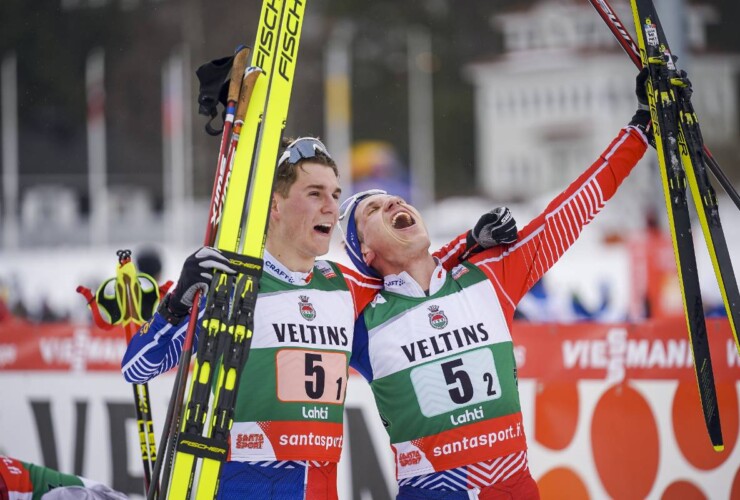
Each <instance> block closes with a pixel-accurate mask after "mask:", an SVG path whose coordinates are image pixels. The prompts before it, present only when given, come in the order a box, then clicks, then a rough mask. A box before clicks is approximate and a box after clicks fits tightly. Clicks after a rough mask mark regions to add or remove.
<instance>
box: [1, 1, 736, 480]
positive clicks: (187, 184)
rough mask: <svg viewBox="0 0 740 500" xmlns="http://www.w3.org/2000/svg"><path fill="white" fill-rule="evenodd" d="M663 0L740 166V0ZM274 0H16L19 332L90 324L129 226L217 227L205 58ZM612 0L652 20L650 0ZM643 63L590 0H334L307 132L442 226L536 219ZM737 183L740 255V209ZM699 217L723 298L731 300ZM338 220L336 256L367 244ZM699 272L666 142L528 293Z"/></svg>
mask: <svg viewBox="0 0 740 500" xmlns="http://www.w3.org/2000/svg"><path fill="white" fill-rule="evenodd" d="M655 4H656V6H657V8H658V11H659V13H660V15H661V19H662V21H663V24H664V27H665V29H666V31H667V35H668V38H669V40H670V41H671V46H672V49H673V52H674V53H675V54H677V55H678V56H679V62H678V65H679V66H680V67H681V68H684V69H686V70H688V72H689V76H690V78H691V80H692V82H693V84H694V88H695V92H694V97H693V102H694V106H695V108H696V110H697V113H698V115H699V118H700V120H701V124H702V131H703V133H704V139H705V142H706V143H707V145H708V146H709V147H710V148H711V150H712V152H713V154H714V156H715V157H716V159H717V160H718V162H719V164H720V165H721V166H722V168H723V170H724V172H725V173H726V174H727V176H728V177H729V178H730V180H731V181H732V182H733V184H734V185H735V187H736V189H737V188H738V187H739V186H740V125H739V116H740V36H738V28H737V19H740V3H738V2H736V1H734V0H697V1H693V0H691V1H688V0H655ZM260 5H261V2H259V1H257V0H242V1H240V2H232V1H223V0H208V1H204V0H179V1H172V0H40V1H37V2H28V1H24V0H2V2H0V64H1V70H2V71H1V86H0V89H1V91H2V100H1V101H0V113H1V116H2V121H1V122H0V130H1V133H2V136H1V140H0V150H1V151H2V156H1V160H2V162H1V166H2V178H1V185H2V191H0V196H1V197H2V198H1V199H2V202H1V203H0V215H1V217H0V221H1V222H0V224H1V226H0V228H1V229H0V344H1V343H2V341H3V335H4V334H8V333H9V332H10V329H11V328H12V327H11V326H9V325H10V324H11V323H9V322H8V321H9V318H15V319H22V320H23V321H24V322H27V324H43V323H58V322H66V323H68V324H72V325H86V324H89V322H90V314H89V310H88V309H87V307H86V303H85V301H84V300H83V299H82V298H81V297H80V296H78V295H77V294H75V287H76V286H77V285H80V284H83V285H86V286H88V287H91V288H93V289H95V288H96V287H97V286H98V285H99V284H100V283H101V282H102V281H103V280H104V279H105V278H107V277H110V276H112V275H113V274H114V273H115V265H116V257H115V251H116V250H117V249H119V248H130V249H132V250H133V253H134V258H135V259H137V258H138V259H139V260H138V261H137V263H138V264H139V267H140V268H141V270H143V271H147V272H149V273H151V274H153V275H155V277H157V278H158V279H159V280H160V281H164V280H166V279H172V280H176V279H177V276H178V273H179V268H180V265H181V263H182V261H183V260H184V258H185V256H186V255H188V254H189V253H190V252H192V251H193V250H194V249H195V248H197V247H198V246H200V245H201V244H202V240H203V234H204V229H205V223H206V215H207V210H208V203H209V198H210V194H211V189H212V185H213V178H214V171H215V163H216V156H217V152H218V151H217V150H218V144H219V138H217V137H210V136H208V135H207V134H206V133H205V132H204V130H203V126H204V124H205V118H204V117H202V116H199V115H198V114H197V103H196V97H197V92H198V82H197V79H196V77H195V69H196V68H197V67H198V66H199V65H200V64H202V63H204V62H207V61H209V60H211V59H215V58H217V57H221V56H225V55H228V54H230V53H232V52H233V50H234V48H235V46H236V45H238V44H240V43H246V44H251V43H252V42H253V40H254V32H255V30H256V27H257V16H258V13H259V9H260ZM612 6H613V7H614V9H615V11H616V12H617V14H618V15H619V17H620V18H621V20H622V21H623V22H624V24H625V26H626V27H627V28H628V29H629V30H630V31H631V32H632V33H633V34H634V29H633V23H632V15H631V11H630V8H629V3H628V2H624V1H622V0H614V1H613V2H612ZM636 73H637V72H636V70H635V68H634V66H633V65H632V63H631V61H630V60H629V59H628V58H627V56H626V55H625V54H624V53H623V51H622V49H621V48H620V46H619V45H618V43H617V42H616V40H615V39H614V38H613V35H612V34H611V33H610V32H609V30H608V29H607V28H606V26H605V25H604V23H603V21H602V20H601V19H600V18H599V17H598V15H597V14H596V12H595V11H594V9H593V8H592V7H591V5H589V3H588V2H587V1H586V0H498V1H496V2H491V1H483V0H465V1H464V2H463V1H458V2H454V1H452V0H419V1H401V2H399V1H391V0H373V1H359V0H312V2H310V4H309V6H308V8H307V17H306V20H305V22H304V27H303V36H302V39H301V45H300V56H299V59H298V65H297V70H296V78H295V85H294V88H293V94H292V100H291V106H290V113H289V117H288V122H287V125H286V130H285V134H286V136H294V137H295V136H301V135H316V136H319V137H321V138H322V139H323V140H324V141H325V142H326V144H327V146H328V147H329V150H330V151H331V152H332V155H333V156H334V158H335V159H336V160H337V162H338V164H339V166H340V171H341V182H342V185H343V188H344V192H345V193H351V192H352V191H353V190H359V189H365V188H367V187H383V188H385V189H387V190H389V191H392V192H394V193H399V194H402V195H403V196H405V197H407V198H408V199H409V200H410V201H411V202H412V203H414V204H415V205H417V206H418V207H419V208H421V210H422V213H423V214H424V216H425V219H426V221H427V225H428V226H429V229H430V232H431V234H432V237H433V246H435V247H436V246H438V245H441V244H443V243H444V242H446V241H448V240H449V238H451V237H453V236H455V235H457V234H459V233H460V232H462V231H464V230H466V229H467V228H469V227H471V226H472V225H473V224H474V223H475V222H476V220H477V219H478V216H479V215H480V214H482V213H484V212H486V211H488V210H489V209H491V208H493V207H495V206H500V205H507V206H509V207H511V209H512V211H513V214H514V217H515V218H516V220H517V222H518V226H519V227H520V228H521V227H523V226H524V224H526V223H527V222H528V221H529V220H530V219H531V218H533V217H534V216H536V215H537V214H538V213H539V211H540V210H542V209H543V208H544V207H545V205H546V204H547V202H548V201H549V200H550V199H551V198H552V197H553V196H555V195H556V194H557V193H558V192H560V191H561V190H562V189H564V188H565V187H566V186H567V184H568V183H569V182H570V181H571V180H573V179H575V177H576V176H577V175H578V174H579V173H580V172H581V171H582V170H584V169H585V168H586V167H587V166H588V165H590V164H591V163H592V162H593V161H595V160H596V159H597V158H598V155H599V154H600V152H601V151H602V150H603V149H604V148H606V146H607V145H608V144H609V142H610V141H611V139H612V138H613V137H614V136H615V135H616V134H617V132H618V130H619V129H620V128H621V127H623V126H624V125H626V124H627V123H628V121H629V120H630V118H631V116H632V114H633V113H634V111H635V108H636V100H635V96H634V88H635V83H634V77H635V75H636ZM715 186H717V184H716V183H715ZM718 194H719V198H720V213H721V215H722V220H723V225H724V229H725V233H726V237H727V240H728V245H729V248H730V253H731V256H732V259H733V264H734V267H735V269H739V268H740V258H738V251H737V249H738V248H740V213H738V209H737V207H735V205H734V204H732V202H731V201H730V200H729V199H728V198H727V197H726V196H725V195H724V193H721V192H719V188H718ZM694 228H695V234H694V236H695V246H696V249H697V259H698V265H699V271H700V276H701V279H702V289H703V293H704V302H705V308H706V310H707V313H708V315H709V316H720V317H721V316H723V314H724V311H723V308H722V303H721V298H720V294H719V290H718V289H717V285H716V281H715V278H714V276H713V273H712V268H711V263H710V261H709V258H708V255H707V253H706V250H704V243H703V236H702V235H701V231H699V229H698V228H699V225H698V221H695V223H694ZM335 236H336V235H335ZM335 243H336V244H335V245H334V246H333V249H332V252H331V253H330V255H329V257H331V258H333V259H336V260H339V261H342V262H346V259H345V258H344V256H343V254H342V252H341V249H340V247H339V245H338V242H335ZM675 274H676V271H675V264H674V261H673V254H672V246H671V243H670V239H669V236H668V233H667V221H666V215H665V208H664V201H663V196H662V187H661V184H660V178H659V174H658V171H657V161H656V158H655V155H654V154H653V152H652V150H650V151H649V152H648V153H647V154H646V155H645V158H644V159H643V160H642V162H641V164H640V165H639V166H638V167H637V168H636V169H635V171H634V172H633V173H632V175H631V176H630V177H629V178H628V179H627V181H626V182H625V184H624V186H623V188H621V189H620V191H619V192H618V194H617V195H616V196H615V198H614V199H613V200H612V201H611V202H610V203H609V204H608V205H607V207H606V209H605V210H604V213H603V214H602V215H600V216H599V217H598V218H597V219H596V221H595V222H594V223H593V224H592V227H590V228H589V230H587V231H585V232H584V233H583V236H582V237H581V238H580V241H579V242H578V243H577V244H576V245H575V246H574V247H573V248H572V249H571V250H570V251H569V252H568V253H567V254H566V256H565V257H564V258H563V259H562V260H561V261H560V262H559V263H558V264H556V266H555V267H554V268H553V269H552V270H551V272H549V273H548V274H547V276H546V277H545V278H544V279H543V280H542V281H541V282H540V283H538V285H537V286H536V287H535V289H533V290H532V292H531V293H530V294H528V295H527V297H525V300H523V301H522V303H521V304H520V307H519V310H518V317H519V319H521V320H523V321H530V322H543V321H547V322H557V323H572V322H583V321H596V322H604V323H608V322H624V321H628V322H640V321H643V320H646V319H649V318H677V317H678V318H680V317H681V315H682V309H681V307H682V304H681V298H680V291H679V289H678V286H677V281H676V279H677V278H676V277H675ZM4 319H5V320H6V321H5V322H3V320H4ZM0 347H1V345H0ZM114 357H115V356H114ZM2 359H3V358H2V350H0V366H2ZM728 359H730V360H732V359H733V358H732V357H731V355H730V354H728ZM730 363H731V361H730ZM731 366H740V363H738V364H737V365H732V364H731ZM734 376H737V374H735V375H734ZM735 401H736V400H735ZM735 423H736V422H735ZM0 451H2V442H0ZM103 479H105V478H103ZM597 491H599V490H597ZM592 492H593V490H592Z"/></svg>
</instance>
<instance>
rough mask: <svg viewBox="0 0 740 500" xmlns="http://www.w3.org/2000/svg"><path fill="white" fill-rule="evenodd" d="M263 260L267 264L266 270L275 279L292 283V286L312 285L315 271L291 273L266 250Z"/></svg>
mask: <svg viewBox="0 0 740 500" xmlns="http://www.w3.org/2000/svg"><path fill="white" fill-rule="evenodd" d="M263 260H264V262H265V267H264V270H265V271H266V272H267V273H268V274H269V275H270V276H273V277H274V278H277V279H279V280H280V281H284V282H286V283H290V284H291V285H298V286H305V285H308V284H309V283H311V278H313V269H312V270H311V271H309V272H307V273H304V272H301V271H291V270H290V269H288V268H287V267H285V266H284V265H283V264H282V263H281V262H280V261H279V260H277V259H276V258H275V257H273V256H272V255H271V254H270V252H268V251H267V250H265V253H264V256H263Z"/></svg>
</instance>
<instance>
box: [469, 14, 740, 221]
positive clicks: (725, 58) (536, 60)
mask: <svg viewBox="0 0 740 500" xmlns="http://www.w3.org/2000/svg"><path fill="white" fill-rule="evenodd" d="M613 8H614V10H615V11H616V12H617V14H618V16H619V18H620V19H621V20H622V22H623V23H624V24H625V25H626V26H627V28H628V29H630V30H632V31H633V33H634V27H633V26H632V24H633V23H632V14H631V11H630V7H629V3H628V2H621V1H616V0H615V1H614V2H613ZM686 14H687V19H686V32H685V34H686V44H687V45H688V46H690V48H691V58H690V61H689V63H690V65H691V66H690V69H689V73H690V74H689V76H690V78H691V80H692V82H693V84H694V88H695V90H696V91H695V93H694V97H693V102H694V106H695V108H696V110H697V113H698V115H699V118H700V120H701V123H702V130H703V132H704V138H705V140H706V142H707V143H708V144H709V145H710V147H711V145H712V144H717V145H718V144H720V143H725V144H727V143H728V142H731V141H735V142H737V137H738V117H737V114H736V113H737V109H738V106H737V103H736V96H737V92H736V89H735V87H736V84H737V74H738V68H740V56H738V55H737V54H732V55H728V54H710V53H707V52H706V50H705V49H706V43H705V42H706V37H705V34H706V32H705V30H706V26H707V24H709V23H711V22H713V21H716V13H715V11H714V10H713V9H711V8H709V7H706V6H694V5H691V6H687V7H686ZM492 24H493V26H494V28H495V29H498V30H500V31H501V32H502V34H503V37H504V46H505V52H504V54H502V55H500V56H498V57H496V58H494V59H492V60H489V61H485V62H479V63H476V64H472V65H470V66H468V68H467V74H468V76H469V78H470V80H471V81H472V83H473V85H474V87H475V105H476V113H477V119H476V120H477V127H476V129H477V134H478V137H477V169H478V178H479V181H480V185H481V187H482V189H483V190H484V192H485V193H486V194H487V195H489V196H491V197H493V198H494V199H496V200H506V201H516V200H521V199H526V198H530V197H532V196H542V195H546V194H549V193H551V192H556V191H560V190H562V189H563V188H564V187H565V186H566V185H567V183H568V182H569V181H570V180H572V179H574V178H575V177H576V176H577V174H578V173H579V172H581V171H582V170H583V169H584V168H586V166H588V165H589V164H590V163H591V162H592V161H594V160H595V159H596V155H598V154H599V153H600V152H601V151H602V150H603V149H604V148H605V147H606V145H607V144H608V143H609V141H610V140H611V139H612V138H613V137H614V136H615V135H616V133H617V131H618V130H619V129H620V128H621V127H623V126H624V125H625V124H627V122H628V121H629V119H630V118H631V116H632V114H633V113H634V111H635V109H636V98H635V94H634V89H635V81H634V78H635V75H636V74H637V71H636V69H635V67H634V65H633V63H632V62H631V60H630V59H629V58H628V57H627V56H626V55H625V54H624V52H623V51H622V49H621V47H620V46H619V44H618V42H617V41H616V40H615V39H614V37H613V35H612V33H611V32H610V31H609V30H608V28H607V27H606V25H605V24H604V22H603V21H602V20H601V18H600V17H599V16H598V14H597V13H596V11H595V10H594V9H593V8H592V7H591V6H590V5H589V4H588V3H587V2H585V1H582V0H577V1H576V0H560V1H557V0H551V1H547V0H543V1H540V2H539V3H537V4H535V5H534V6H533V7H532V8H531V9H529V10H526V11H516V12H510V13H506V14H503V15H498V16H495V18H494V19H493V20H492ZM669 36H670V32H669ZM679 66H681V61H679ZM646 158H649V160H648V161H653V162H655V159H654V158H655V155H654V154H648V155H646ZM643 162H645V160H643ZM657 177H658V176H657V172H656V171H655V170H654V169H651V168H649V167H645V166H643V167H638V168H637V169H636V171H635V172H633V174H632V175H631V176H630V179H629V180H628V181H627V185H626V186H625V187H624V188H623V190H622V191H626V192H620V193H619V195H618V197H617V198H619V199H621V200H631V203H620V202H616V204H618V205H621V206H622V207H623V208H626V209H628V210H629V209H630V208H634V209H635V210H637V209H638V208H640V207H636V206H635V205H636V204H635V203H634V200H636V199H637V200H646V201H647V200H648V199H652V200H654V202H656V203H660V204H662V203H663V201H662V196H658V197H656V196H654V194H650V192H651V191H652V192H653V193H655V192H656V191H655V190H656V189H657V190H660V187H659V186H660V184H659V180H658V178H657ZM626 205H629V206H626ZM612 211H614V210H612ZM620 211H621V210H620ZM622 215H626V214H622ZM633 215H638V213H637V212H634V213H633ZM637 219H639V217H637ZM640 222H641V221H640Z"/></svg>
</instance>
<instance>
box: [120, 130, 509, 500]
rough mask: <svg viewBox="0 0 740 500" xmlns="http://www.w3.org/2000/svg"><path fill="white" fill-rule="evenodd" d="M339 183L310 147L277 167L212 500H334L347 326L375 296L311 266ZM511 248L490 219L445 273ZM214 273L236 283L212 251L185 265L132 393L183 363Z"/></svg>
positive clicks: (336, 271)
mask: <svg viewBox="0 0 740 500" xmlns="http://www.w3.org/2000/svg"><path fill="white" fill-rule="evenodd" d="M337 175H338V173H337V167H336V165H335V163H334V161H333V160H332V158H331V157H330V156H329V153H328V152H327V150H326V148H325V147H324V145H323V144H322V143H321V142H320V141H319V140H318V139H314V138H300V139H298V140H296V141H294V142H292V143H291V144H290V145H288V146H287V148H286V149H285V152H284V153H283V154H282V155H281V157H280V159H279V161H278V168H277V174H276V180H275V194H274V197H273V200H272V204H271V208H270V224H269V229H268V233H267V239H266V244H265V254H264V273H263V276H262V278H261V281H260V293H259V296H258V300H257V306H256V309H255V324H254V335H253V340H252V345H251V351H250V355H249V359H248V361H247V363H246V365H245V367H244V370H243V372H242V377H241V381H242V382H241V384H240V386H239V392H238V396H237V403H236V407H235V415H234V425H233V427H232V429H231V436H230V454H229V460H228V461H227V462H226V463H225V465H224V467H223V469H222V473H221V478H220V485H219V492H218V498H223V499H232V498H233V499H237V498H250V499H270V500H282V499H285V500H289V499H301V498H305V499H309V500H310V499H321V500H324V499H335V498H337V490H336V473H337V462H338V461H339V457H340V453H341V449H342V442H343V437H342V413H343V406H344V398H345V390H346V385H347V373H348V363H349V358H350V350H351V348H352V343H353V342H352V334H353V325H354V322H355V320H356V318H357V316H358V314H359V313H360V311H361V310H362V309H363V308H364V307H365V306H366V305H367V303H368V302H369V301H370V300H372V298H373V297H374V296H375V294H376V293H377V292H378V291H379V290H380V288H381V286H382V281H380V280H379V279H377V278H369V277H366V276H363V275H361V274H360V273H357V272H354V271H351V270H349V269H347V268H346V267H343V266H341V265H339V264H336V263H333V262H328V261H323V260H320V261H317V260H316V258H317V257H318V256H320V255H324V254H325V253H327V252H328V250H329V242H330V238H331V234H332V231H333V229H334V227H335V226H336V225H337V221H338V216H339V206H338V200H339V197H340V188H339V183H338V179H337ZM503 215H505V217H503ZM515 239H516V224H515V223H514V221H513V219H511V216H510V214H508V210H506V209H497V210H496V211H493V212H491V213H489V214H485V215H484V216H483V217H482V218H481V220H480V221H479V222H478V224H477V225H476V227H475V229H474V230H473V231H469V232H468V233H466V234H464V235H461V236H460V237H458V238H456V239H455V240H453V241H452V242H451V243H450V244H449V245H447V246H446V247H444V248H443V249H441V250H440V251H439V252H437V254H436V255H438V257H439V261H440V263H441V264H442V265H444V266H446V267H447V268H450V267H451V266H453V265H456V264H457V263H458V262H459V261H460V260H461V258H464V257H466V256H467V255H468V254H470V253H471V251H472V252H474V251H475V250H479V249H480V247H481V246H486V247H487V246H490V245H494V244H497V243H499V242H512V241H514V240H515ZM214 268H216V269H220V270H222V271H225V272H232V271H231V269H230V266H229V263H228V261H227V259H226V258H225V257H223V256H222V255H221V254H220V253H219V252H218V251H216V250H215V249H212V248H208V247H203V248H201V249H199V250H198V251H197V252H195V253H194V254H193V255H191V256H190V257H189V258H188V259H187V260H186V261H185V264H184V266H183V269H182V272H181V275H180V279H179V281H178V284H177V287H176V288H175V290H174V291H173V292H172V293H171V294H170V295H168V296H166V297H165V299H164V300H163V301H162V305H161V307H160V309H159V311H158V312H157V313H156V314H155V316H154V318H153V319H152V320H151V321H150V322H149V323H147V324H145V325H144V326H143V327H142V328H141V330H140V332H139V333H140V334H139V335H135V336H134V338H133V339H132V341H131V343H130V344H129V346H128V350H127V352H126V354H125V356H124V359H123V362H122V370H123V374H124V376H125V378H126V380H127V381H129V382H132V383H142V382H144V381H147V380H149V379H151V378H152V377H154V376H156V375H158V374H160V373H163V372H165V371H167V370H169V369H170V368H172V367H173V366H175V365H176V364H177V363H178V361H179V359H180V355H181V349H182V342H183V339H184V336H185V332H186V329H187V322H188V320H189V310H190V308H191V306H192V303H193V297H194V295H195V291H196V290H197V289H201V290H204V291H205V290H207V288H208V286H209V284H210V281H211V272H212V270H213V269H214ZM198 328H199V327H198ZM197 333H198V330H196V335H197Z"/></svg>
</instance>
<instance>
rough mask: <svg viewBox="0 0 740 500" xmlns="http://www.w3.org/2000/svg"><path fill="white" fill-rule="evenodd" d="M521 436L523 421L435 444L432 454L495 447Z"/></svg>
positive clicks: (439, 454)
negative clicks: (457, 439) (514, 424)
mask: <svg viewBox="0 0 740 500" xmlns="http://www.w3.org/2000/svg"><path fill="white" fill-rule="evenodd" d="M521 437H523V432H522V423H521V422H517V424H516V427H514V426H513V425H510V426H509V427H507V428H506V429H501V430H499V431H492V432H489V433H487V434H478V435H474V436H466V437H463V438H462V439H461V440H459V441H452V442H450V443H446V444H444V445H442V446H435V447H434V448H433V449H432V455H433V456H435V457H441V456H449V455H454V454H457V453H464V452H466V451H468V450H472V449H474V448H478V447H479V446H486V447H488V448H493V447H494V446H496V443H502V442H504V441H508V440H510V439H519V438H521Z"/></svg>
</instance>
